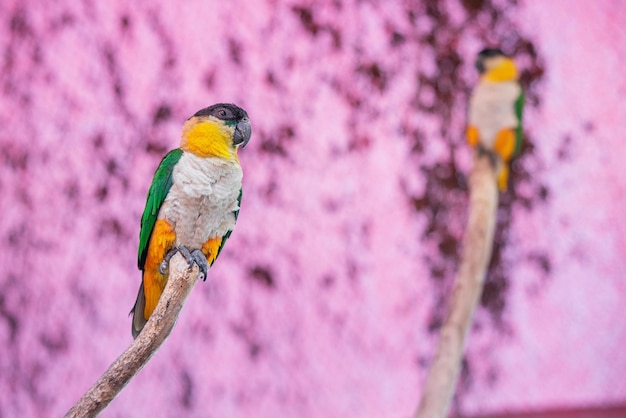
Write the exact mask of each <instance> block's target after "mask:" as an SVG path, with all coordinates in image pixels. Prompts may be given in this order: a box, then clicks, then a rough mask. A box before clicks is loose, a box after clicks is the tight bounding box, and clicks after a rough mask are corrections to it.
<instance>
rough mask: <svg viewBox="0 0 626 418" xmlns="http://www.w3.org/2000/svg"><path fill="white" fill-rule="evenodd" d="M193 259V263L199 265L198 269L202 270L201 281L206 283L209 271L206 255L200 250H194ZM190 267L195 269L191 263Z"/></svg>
mask: <svg viewBox="0 0 626 418" xmlns="http://www.w3.org/2000/svg"><path fill="white" fill-rule="evenodd" d="M191 258H192V259H193V262H195V263H196V264H197V265H198V268H199V269H200V279H202V280H203V281H205V282H206V275H207V272H208V270H209V263H208V262H207V260H206V257H205V255H204V253H203V252H202V251H200V250H193V251H192V252H191ZM189 267H193V264H192V263H189Z"/></svg>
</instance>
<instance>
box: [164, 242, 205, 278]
mask: <svg viewBox="0 0 626 418" xmlns="http://www.w3.org/2000/svg"><path fill="white" fill-rule="evenodd" d="M176 253H180V254H181V255H182V256H183V257H184V258H185V260H186V261H187V264H189V267H190V268H191V267H193V265H194V263H195V264H197V265H198V268H199V269H200V278H201V279H202V280H204V281H206V276H207V271H208V270H209V263H208V262H207V260H206V257H205V255H204V253H203V252H202V251H200V250H193V251H189V249H188V248H187V247H183V246H181V247H174V248H172V249H171V250H169V251H168V252H167V254H165V257H164V258H163V261H162V262H161V266H160V267H159V271H160V272H161V274H166V273H167V271H168V268H169V263H170V260H171V259H172V257H173V256H174V254H176Z"/></svg>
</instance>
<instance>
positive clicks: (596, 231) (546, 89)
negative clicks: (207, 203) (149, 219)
mask: <svg viewBox="0 0 626 418" xmlns="http://www.w3.org/2000/svg"><path fill="white" fill-rule="evenodd" d="M625 27H626V4H625V3H623V2H621V1H617V0H616V1H610V0H602V1H594V2H591V1H585V0H552V1H549V2H548V1H539V0H533V1H531V0H527V1H521V0H520V1H516V0H441V1H435V0H423V1H417V0H416V1H409V0H407V1H396V2H384V1H377V0H369V1H368V0H324V1H315V2H313V1H306V0H287V1H282V2H278V1H275V0H258V1H254V2H251V1H243V0H231V1H228V2H218V1H210V0H206V1H200V0H194V1H188V2H185V3H180V2H165V1H153V2H126V1H121V0H112V1H106V2H97V1H91V0H83V1H68V0H59V1H55V2H45V1H36V0H26V1H20V0H3V1H2V2H1V3H0V68H1V69H0V88H1V92H2V93H1V96H0V237H2V241H1V242H2V244H1V245H2V247H1V250H0V344H1V345H0V417H57V416H62V415H63V414H64V413H65V412H66V411H67V410H68V409H69V408H70V407H71V406H72V405H73V403H74V402H75V401H76V400H77V399H78V398H79V397H80V396H81V395H82V394H83V393H84V392H85V391H86V390H87V389H88V388H89V387H90V386H91V385H92V384H93V383H94V382H95V381H96V380H97V378H98V377H99V376H100V375H101V373H102V372H104V370H106V368H107V367H108V365H109V364H110V363H111V362H112V361H113V360H114V359H115V358H116V357H117V356H118V355H119V354H120V353H121V352H122V351H123V350H124V349H126V347H127V346H128V345H129V344H130V343H131V341H132V338H131V333H130V318H129V317H128V312H129V311H130V309H131V307H132V305H133V303H134V301H135V296H136V292H137V288H138V286H139V283H140V272H139V271H138V270H137V267H136V260H137V245H138V235H139V220H140V217H141V212H142V210H143V205H144V203H145V197H146V192H147V190H148V187H149V185H150V182H151V179H152V175H153V173H154V170H155V169H156V167H157V165H158V163H159V161H160V160H161V158H162V157H163V156H164V155H165V153H166V152H167V151H168V150H169V149H172V148H175V147H177V146H178V142H179V138H180V129H181V127H182V123H183V122H184V120H185V119H186V118H188V117H189V116H191V115H192V114H193V113H195V112H196V111H197V110H199V109H201V108H203V107H206V106H208V105H210V104H213V103H216V102H233V103H236V104H238V105H240V106H242V107H244V108H245V109H246V110H247V111H248V113H249V115H250V118H251V121H252V126H253V136H252V141H251V143H250V145H249V146H248V147H247V148H246V149H245V150H242V151H241V152H240V159H241V163H242V166H243V168H244V195H243V202H242V209H241V213H240V217H239V221H238V224H237V228H236V230H235V232H234V233H233V236H232V237H231V239H230V240H229V242H228V245H226V247H225V250H224V251H223V252H222V254H221V256H220V259H219V260H218V261H217V262H216V264H215V265H214V267H213V268H212V269H211V271H210V272H209V279H208V280H207V282H206V283H202V282H201V283H198V285H197V286H196V288H195V289H194V291H193V293H192V295H191V296H190V298H189V299H188V301H187V303H186V305H185V307H184V309H183V311H182V314H181V316H180V318H179V320H178V323H177V325H176V327H175V329H174V331H173V333H172V335H171V337H170V338H169V340H167V341H166V342H165V344H164V345H163V347H162V348H161V350H160V351H159V352H158V353H157V354H156V355H155V356H154V358H153V359H152V360H151V361H150V362H149V363H148V365H147V366H146V367H145V368H144V369H143V370H142V371H141V372H140V373H139V374H138V375H137V376H136V378H135V379H134V380H132V381H131V382H130V384H129V385H128V386H127V387H126V389H125V390H124V391H123V392H122V393H121V394H120V395H119V396H118V397H117V398H116V399H115V400H114V401H113V402H112V404H111V405H110V406H109V408H107V409H106V410H105V412H104V413H103V414H102V416H103V417H148V416H150V417H181V416H185V417H248V416H257V417H347V416H360V417H409V416H410V415H411V414H412V413H413V411H414V410H415V408H416V406H417V402H418V399H419V395H420V393H421V387H422V384H423V381H424V377H425V375H426V371H427V368H428V365H429V362H430V359H431V356H432V354H433V352H434V349H435V344H436V342H437V335H438V329H439V327H440V325H441V322H442V319H443V317H444V315H445V306H446V301H447V298H448V295H449V291H450V289H451V286H452V282H453V278H454V274H455V272H456V268H457V262H458V259H459V255H460V249H461V248H460V243H461V240H462V237H463V231H464V227H465V222H466V217H467V201H468V200H467V197H468V196H467V175H468V173H469V170H470V168H471V150H470V149H469V148H468V147H467V146H465V143H464V137H463V130H464V124H465V111H466V106H467V100H468V94H469V91H470V89H471V87H472V86H473V85H474V83H475V82H476V79H477V75H476V72H475V70H474V67H473V61H474V57H475V55H476V53H477V52H478V51H479V50H480V49H482V48H483V47H484V46H500V47H501V48H502V49H503V50H504V51H505V52H507V53H509V54H512V55H513V56H514V57H515V59H516V60H517V62H518V65H519V66H520V67H521V69H522V73H521V82H522V84H523V86H524V88H525V90H526V92H527V103H526V112H525V133H526V142H525V144H524V146H523V150H522V154H521V156H520V157H519V158H518V159H517V160H515V162H514V163H513V167H512V183H511V185H510V188H509V191H508V192H507V193H506V194H503V195H502V196H501V202H500V209H499V211H498V221H497V224H498V225H497V232H496V243H495V248H494V256H493V260H492V263H491V266H490V271H489V276H488V278H487V283H486V287H485V292H484V295H483V297H482V300H481V306H480V307H479V309H478V311H477V313H476V317H475V325H474V327H473V329H472V331H471V333H470V335H469V339H468V344H467V348H466V357H465V360H464V362H463V370H462V373H461V377H460V382H459V388H458V391H457V394H456V396H455V400H454V404H453V413H454V414H455V415H456V416H472V417H475V416H485V415H491V416H493V415H499V414H505V413H508V412H516V413H522V412H529V413H531V414H536V413H538V411H555V410H566V411H567V410H573V409H587V408H595V409H597V410H600V409H602V408H606V407H616V406H619V405H624V404H626V378H624V376H626V355H625V349H624V347H625V346H626V323H625V321H624V312H625V311H624V302H625V301H626V267H625V265H626V264H625V259H626V219H625V217H624V214H625V213H626V176H625V175H624V173H625V171H624V161H625V160H626V147H624V132H626V106H624V105H623V101H624V97H625V93H626V75H625V73H624V71H623V68H624V65H625V64H626V31H625V29H624V28H625ZM615 411H618V410H615ZM572 413H573V412H572ZM599 413H600V412H598V414H599ZM615 413H616V414H617V415H614V416H624V415H620V412H619V411H618V412H615ZM564 416H573V415H564ZM592 416H596V417H597V416H601V415H597V414H596V415H592Z"/></svg>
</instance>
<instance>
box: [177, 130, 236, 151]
mask: <svg viewBox="0 0 626 418" xmlns="http://www.w3.org/2000/svg"><path fill="white" fill-rule="evenodd" d="M228 129H229V128H228V127H225V126H220V125H219V124H217V123H215V122H213V121H203V122H199V123H195V124H193V125H191V126H190V127H189V128H188V129H183V138H182V141H181V145H180V147H181V148H182V149H183V150H184V151H187V152H191V153H192V154H194V155H197V156H198V157H203V158H206V157H219V158H224V159H231V158H237V151H236V148H235V147H233V145H232V139H231V138H232V132H229V131H228Z"/></svg>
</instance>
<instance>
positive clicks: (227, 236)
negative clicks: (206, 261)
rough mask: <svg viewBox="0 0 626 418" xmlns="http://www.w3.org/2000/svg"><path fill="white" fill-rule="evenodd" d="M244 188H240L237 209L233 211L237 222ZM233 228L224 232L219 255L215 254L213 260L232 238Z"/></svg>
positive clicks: (218, 250)
mask: <svg viewBox="0 0 626 418" xmlns="http://www.w3.org/2000/svg"><path fill="white" fill-rule="evenodd" d="M242 193H243V190H242V189H239V196H238V197H237V210H234V211H233V215H235V222H237V218H238V217H239V208H240V207H241V196H242ZM232 232H233V230H232V229H231V230H229V231H228V232H226V233H225V234H224V236H223V237H222V243H221V244H220V248H218V249H217V255H216V256H215V259H214V260H213V262H215V260H217V257H218V256H219V255H220V253H221V252H222V249H223V248H224V244H226V241H227V240H228V238H230V234H232Z"/></svg>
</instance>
